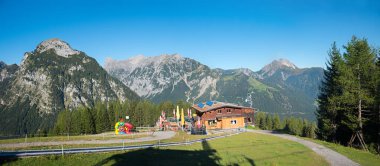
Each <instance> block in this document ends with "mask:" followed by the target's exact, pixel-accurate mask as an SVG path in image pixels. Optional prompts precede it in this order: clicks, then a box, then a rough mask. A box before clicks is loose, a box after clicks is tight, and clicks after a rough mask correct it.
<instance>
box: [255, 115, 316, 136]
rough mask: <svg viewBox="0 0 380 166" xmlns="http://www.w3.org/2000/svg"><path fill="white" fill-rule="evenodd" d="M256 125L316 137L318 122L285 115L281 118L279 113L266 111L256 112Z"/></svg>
mask: <svg viewBox="0 0 380 166" xmlns="http://www.w3.org/2000/svg"><path fill="white" fill-rule="evenodd" d="M255 124H256V127H259V128H260V129H264V130H277V131H281V132H285V133H288V134H292V135H297V136H301V137H309V138H316V134H315V132H316V128H317V126H316V124H315V122H309V121H308V120H306V119H302V118H295V117H285V118H284V119H283V120H281V119H280V116H279V115H278V114H274V115H271V114H268V113H265V112H256V113H255Z"/></svg>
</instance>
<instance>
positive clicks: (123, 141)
mask: <svg viewBox="0 0 380 166" xmlns="http://www.w3.org/2000/svg"><path fill="white" fill-rule="evenodd" d="M123 150H124V140H123Z"/></svg>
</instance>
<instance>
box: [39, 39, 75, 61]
mask: <svg viewBox="0 0 380 166" xmlns="http://www.w3.org/2000/svg"><path fill="white" fill-rule="evenodd" d="M50 49H53V50H54V51H55V53H56V54H57V55H59V56H62V57H65V58H68V57H69V55H75V54H79V53H80V52H79V51H77V50H74V49H72V48H71V47H70V45H69V44H68V43H66V42H65V41H62V40H60V39H57V38H54V39H49V40H45V41H43V42H42V43H40V44H39V45H38V46H37V48H36V50H35V51H36V52H38V53H42V52H45V51H47V50H50Z"/></svg>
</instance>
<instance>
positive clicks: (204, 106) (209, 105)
mask: <svg viewBox="0 0 380 166" xmlns="http://www.w3.org/2000/svg"><path fill="white" fill-rule="evenodd" d="M223 107H230V108H248V107H243V106H238V105H236V104H232V103H225V102H219V101H207V102H202V103H199V104H194V105H193V106H192V108H194V109H195V110H197V111H199V112H207V111H211V110H215V109H219V108H223Z"/></svg>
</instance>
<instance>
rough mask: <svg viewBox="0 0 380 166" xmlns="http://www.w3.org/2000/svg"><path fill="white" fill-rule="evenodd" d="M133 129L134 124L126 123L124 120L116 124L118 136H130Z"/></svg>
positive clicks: (121, 119)
mask: <svg viewBox="0 0 380 166" xmlns="http://www.w3.org/2000/svg"><path fill="white" fill-rule="evenodd" d="M132 128H133V125H132V124H130V123H128V122H124V119H123V118H120V121H119V122H116V124H115V134H116V135H122V134H129V133H131V130H132Z"/></svg>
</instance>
